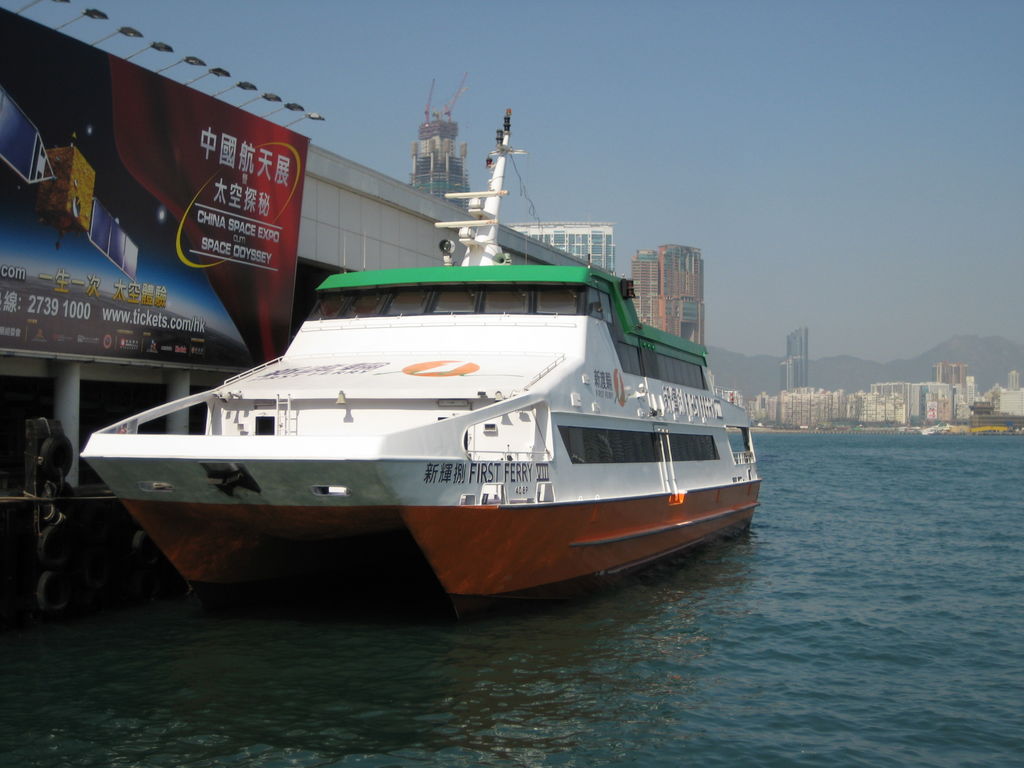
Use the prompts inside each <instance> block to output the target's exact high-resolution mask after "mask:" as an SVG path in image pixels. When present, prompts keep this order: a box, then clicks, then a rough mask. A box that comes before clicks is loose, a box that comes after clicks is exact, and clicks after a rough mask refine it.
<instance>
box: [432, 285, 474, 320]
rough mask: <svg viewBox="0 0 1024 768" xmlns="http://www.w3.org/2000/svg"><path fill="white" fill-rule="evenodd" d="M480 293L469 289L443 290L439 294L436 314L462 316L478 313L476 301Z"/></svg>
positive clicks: (435, 308)
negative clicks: (463, 314)
mask: <svg viewBox="0 0 1024 768" xmlns="http://www.w3.org/2000/svg"><path fill="white" fill-rule="evenodd" d="M478 294H479V291H476V290H470V289H469V288H442V289H441V290H439V291H438V292H437V303H436V304H434V312H440V313H441V314H449V313H452V314H462V313H469V312H476V299H477V296H478Z"/></svg>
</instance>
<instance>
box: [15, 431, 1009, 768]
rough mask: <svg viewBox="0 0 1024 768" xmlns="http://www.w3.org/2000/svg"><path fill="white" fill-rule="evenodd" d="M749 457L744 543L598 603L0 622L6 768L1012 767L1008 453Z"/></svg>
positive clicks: (917, 440) (778, 440)
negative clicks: (751, 483) (754, 488)
mask: <svg viewBox="0 0 1024 768" xmlns="http://www.w3.org/2000/svg"><path fill="white" fill-rule="evenodd" d="M757 449H758V453H759V460H760V470H761V474H762V476H763V478H764V482H763V486H762V493H761V506H760V508H759V509H758V511H757V514H756V515H755V517H754V522H753V525H752V528H751V530H750V532H749V533H748V534H746V535H744V536H742V537H740V538H739V539H736V540H732V541H729V542H725V543H721V544H716V545H714V546H712V547H711V548H709V549H706V550H704V551H703V552H701V553H700V554H698V555H695V556H691V557H689V558H686V559H684V560H683V561H682V562H680V563H676V564H673V565H672V566H671V567H659V568H658V569H657V570H656V571H655V572H653V573H648V574H646V575H644V576H642V577H637V578H634V579H631V580H630V581H629V582H627V583H625V584H623V585H621V586H620V587H617V588H615V589H613V590H610V591H608V592H605V593H602V594H600V595H598V596H596V597H592V598H587V599H583V600H579V601H575V602H569V603H560V604H555V605H551V606H549V607H547V608H544V609H542V610H529V611H507V612H501V613H497V614H493V615H489V616H486V617H484V618H481V619H476V620H472V621H466V622H462V623H456V622H453V621H451V620H449V619H448V618H447V616H445V615H443V614H441V615H439V614H436V613H433V612H429V611H423V612H421V611H408V610H404V609H403V610H401V611H397V610H396V611H390V612H389V611H386V610H385V611H377V612H374V613H365V612H357V613H354V614H353V613H345V612H342V613H339V612H337V611H333V610H331V609H330V607H325V608H324V609H322V610H308V609H306V610H304V611H301V612H297V611H283V610H280V611H270V612H266V611H264V612H262V613H259V614H253V613H249V614H241V615H239V614H209V613H205V612H204V611H202V609H201V608H200V607H199V606H198V604H197V603H196V602H195V601H194V600H192V599H183V600H178V601H169V602H161V603H154V604H151V605H147V606H142V607H136V608H131V609H124V610H120V611H111V612H107V613H102V614H98V615H94V616H92V617H89V618H87V619H84V620H77V621H72V622H67V623H47V624H42V625H37V626H35V627H32V628H30V629H28V630H24V631H11V632H6V633H5V634H3V635H0V651H2V653H3V657H2V659H0V765H3V766H19V767H28V766H46V768H50V767H51V766H54V767H55V766H97V767H98V766H103V767H104V768H112V767H115V766H147V767H148V766H160V767H163V766H167V767H170V766H174V768H179V767H181V766H188V767H194V768H198V767H199V766H246V767H249V766H298V767H300V768H306V767H310V766H419V765H423V766H427V765H429V766H680V765H695V766H696V765H700V766H709V765H712V766H748V765H749V766H843V765H860V766H908V765H911V766H1009V765H1024V594H1022V593H1024V535H1022V533H1021V522H1022V517H1024V502H1022V498H1021V491H1022V486H1024V438H1019V437H1008V436H1003V437H981V436H928V437H924V436H918V435H907V436H874V435H848V436H833V435H813V434H798V435H761V436H760V439H759V440H758V442H757Z"/></svg>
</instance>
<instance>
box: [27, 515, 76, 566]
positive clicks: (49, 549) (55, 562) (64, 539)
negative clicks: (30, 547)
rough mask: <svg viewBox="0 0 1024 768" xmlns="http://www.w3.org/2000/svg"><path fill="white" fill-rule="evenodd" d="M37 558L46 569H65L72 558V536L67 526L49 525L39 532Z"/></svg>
mask: <svg viewBox="0 0 1024 768" xmlns="http://www.w3.org/2000/svg"><path fill="white" fill-rule="evenodd" d="M36 557H37V558H38V560H39V564H40V565H42V566H43V567H44V568H63V567H64V566H65V565H67V562H68V558H69V557H71V536H70V535H69V534H68V529H67V526H63V525H48V526H46V527H45V528H43V530H42V531H40V532H39V539H38V541H36Z"/></svg>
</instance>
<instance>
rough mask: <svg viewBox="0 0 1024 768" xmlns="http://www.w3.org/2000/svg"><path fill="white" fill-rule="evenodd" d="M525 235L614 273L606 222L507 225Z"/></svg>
mask: <svg viewBox="0 0 1024 768" xmlns="http://www.w3.org/2000/svg"><path fill="white" fill-rule="evenodd" d="M508 226H510V227H511V228H512V229H514V230H516V231H517V232H522V233H523V234H524V235H526V236H527V237H532V238H534V239H535V240H540V241H541V242H543V243H547V244H548V245H550V246H552V247H554V248H559V249H561V250H563V251H565V252H566V253H570V254H572V255H573V256H575V257H576V258H577V259H579V260H580V261H582V262H583V263H584V264H593V265H594V266H595V267H600V268H601V269H603V270H604V271H605V272H611V273H612V274H615V225H614V224H610V223H608V222H600V223H593V222H580V221H538V222H533V223H529V224H509V225H508Z"/></svg>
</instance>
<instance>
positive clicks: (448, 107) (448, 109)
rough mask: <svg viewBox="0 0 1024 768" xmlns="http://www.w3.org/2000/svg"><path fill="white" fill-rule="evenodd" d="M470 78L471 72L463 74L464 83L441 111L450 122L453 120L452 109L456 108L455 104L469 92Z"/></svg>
mask: <svg viewBox="0 0 1024 768" xmlns="http://www.w3.org/2000/svg"><path fill="white" fill-rule="evenodd" d="M468 76H469V72H464V73H463V74H462V82H461V83H459V87H458V90H456V91H455V95H454V96H452V97H451V98H450V99H448V103H447V104H445V105H444V109H442V110H441V114H442V115H444V116H445V117H446V118H447V119H448V120H451V119H452V109H453V108H454V107H455V102H456V101H457V100H458V98H459V96H461V95H462V94H463V93H465V91H466V90H467V88H466V78H467V77H468Z"/></svg>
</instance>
